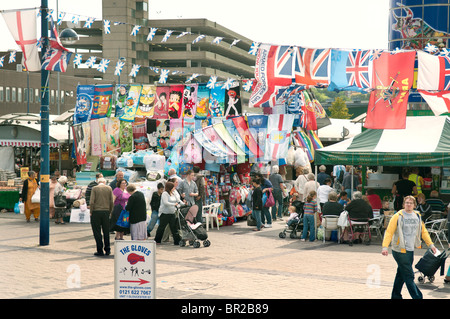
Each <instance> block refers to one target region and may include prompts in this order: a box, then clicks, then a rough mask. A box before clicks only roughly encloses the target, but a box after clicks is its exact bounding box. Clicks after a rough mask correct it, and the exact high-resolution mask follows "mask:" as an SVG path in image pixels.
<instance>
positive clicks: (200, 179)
mask: <svg viewBox="0 0 450 319" xmlns="http://www.w3.org/2000/svg"><path fill="white" fill-rule="evenodd" d="M193 170H194V173H195V184H197V189H198V195H197V196H196V197H195V205H197V206H198V212H199V213H198V214H197V222H200V223H201V222H202V210H203V203H204V202H205V197H206V188H205V186H206V185H205V184H206V183H205V177H204V176H203V175H201V174H200V168H199V167H197V166H194V169H193Z"/></svg>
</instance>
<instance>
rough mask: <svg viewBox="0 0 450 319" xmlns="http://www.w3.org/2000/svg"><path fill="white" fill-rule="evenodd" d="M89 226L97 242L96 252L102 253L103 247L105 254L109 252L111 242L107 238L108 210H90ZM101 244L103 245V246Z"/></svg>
mask: <svg viewBox="0 0 450 319" xmlns="http://www.w3.org/2000/svg"><path fill="white" fill-rule="evenodd" d="M91 228H92V232H93V233H94V239H95V243H96V244H97V252H98V253H99V254H103V249H104V250H105V253H106V254H110V252H111V244H110V240H109V212H108V211H94V212H92V216H91ZM102 232H103V235H102ZM103 241H104V243H103ZM103 244H104V245H105V246H103Z"/></svg>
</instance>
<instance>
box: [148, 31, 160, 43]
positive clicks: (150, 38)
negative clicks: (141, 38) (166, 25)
mask: <svg viewBox="0 0 450 319" xmlns="http://www.w3.org/2000/svg"><path fill="white" fill-rule="evenodd" d="M156 30H158V28H150V32H149V34H148V36H147V41H152V40H153V37H154V36H155V34H156Z"/></svg>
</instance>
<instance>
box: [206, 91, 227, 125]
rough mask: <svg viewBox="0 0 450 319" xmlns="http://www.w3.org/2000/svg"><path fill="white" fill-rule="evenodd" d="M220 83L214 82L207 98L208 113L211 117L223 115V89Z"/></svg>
mask: <svg viewBox="0 0 450 319" xmlns="http://www.w3.org/2000/svg"><path fill="white" fill-rule="evenodd" d="M222 86H223V85H222V84H216V85H215V86H214V88H213V89H211V93H210V99H209V115H210V116H211V117H218V116H223V114H224V105H225V89H224V88H222Z"/></svg>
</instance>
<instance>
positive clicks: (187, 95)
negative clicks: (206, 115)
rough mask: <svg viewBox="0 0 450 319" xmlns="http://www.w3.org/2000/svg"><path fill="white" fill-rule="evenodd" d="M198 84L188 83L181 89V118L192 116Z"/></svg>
mask: <svg viewBox="0 0 450 319" xmlns="http://www.w3.org/2000/svg"><path fill="white" fill-rule="evenodd" d="M197 91H198V84H190V85H186V86H185V87H184V91H183V118H184V119H187V118H194V117H195V111H196V105H197Z"/></svg>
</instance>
